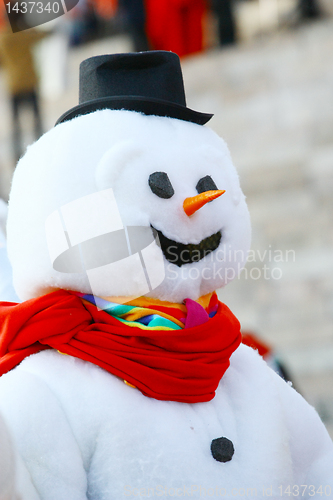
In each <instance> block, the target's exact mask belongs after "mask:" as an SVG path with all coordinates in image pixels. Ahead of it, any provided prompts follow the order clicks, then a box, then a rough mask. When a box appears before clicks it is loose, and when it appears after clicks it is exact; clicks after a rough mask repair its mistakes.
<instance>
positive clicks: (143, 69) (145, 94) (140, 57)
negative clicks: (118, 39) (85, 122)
mask: <svg viewBox="0 0 333 500" xmlns="http://www.w3.org/2000/svg"><path fill="white" fill-rule="evenodd" d="M106 108H107V109H126V110H129V111H138V112H141V113H144V114H146V115H158V116H168V117H170V118H178V119H180V120H185V121H189V122H194V123H197V124H199V125H204V124H205V123H207V122H208V120H210V119H211V117H212V116H213V115H210V114H206V113H199V112H197V111H193V110H192V109H189V108H187V107H186V100H185V91H184V83H183V77H182V71H181V67H180V61H179V57H178V56H177V54H174V53H173V52H165V51H149V52H134V53H128V54H111V55H104V56H96V57H90V58H89V59H86V60H85V61H83V62H82V63H81V65H80V94H79V105H78V106H75V107H74V108H72V109H70V110H69V111H67V112H66V113H64V114H63V115H62V116H61V117H60V118H59V120H58V121H57V123H56V125H57V124H58V123H61V122H64V121H67V120H71V119H72V118H75V117H76V116H80V115H85V114H88V113H92V112H93V111H97V110H99V109H106Z"/></svg>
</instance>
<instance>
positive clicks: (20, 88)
mask: <svg viewBox="0 0 333 500" xmlns="http://www.w3.org/2000/svg"><path fill="white" fill-rule="evenodd" d="M12 3H14V2H12ZM23 17H24V15H23V14H21V13H20V12H19V13H18V14H17V16H15V19H14V20H13V21H12V26H13V23H17V25H16V26H13V31H15V29H16V28H17V29H18V31H17V32H16V33H13V32H12V29H11V27H10V25H9V23H8V22H7V23H5V25H4V26H3V27H2V29H1V31H0V61H1V65H2V67H3V70H4V73H5V77H6V81H7V87H8V91H9V95H10V103H11V111H12V121H13V124H12V127H13V139H12V141H13V154H14V159H15V162H17V161H18V159H19V158H20V156H21V155H22V153H23V141H22V131H21V126H20V113H21V110H22V108H24V107H25V106H27V107H29V108H30V109H31V110H32V112H33V116H34V135H35V138H36V140H37V139H38V138H39V137H40V136H41V134H42V132H43V130H42V120H41V114H40V104H39V96H38V76H37V73H36V70H35V65H34V58H33V52H32V50H33V47H34V45H35V44H36V43H37V42H38V41H40V40H41V39H42V38H44V37H45V36H46V33H45V32H42V31H37V30H35V29H28V30H23V31H19V29H20V28H21V27H22V25H23V24H22V23H23Z"/></svg>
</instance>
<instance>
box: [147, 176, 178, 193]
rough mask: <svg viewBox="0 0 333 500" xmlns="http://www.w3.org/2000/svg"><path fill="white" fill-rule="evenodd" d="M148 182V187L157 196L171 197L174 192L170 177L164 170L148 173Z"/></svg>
mask: <svg viewBox="0 0 333 500" xmlns="http://www.w3.org/2000/svg"><path fill="white" fill-rule="evenodd" d="M148 184H149V187H150V189H151V190H152V192H153V193H154V194H156V196H158V197H159V198H165V199H168V198H171V196H173V195H174V194H175V191H174V189H173V187H172V184H171V182H170V179H169V177H168V175H167V174H166V173H165V172H154V173H153V174H150V176H149V180H148Z"/></svg>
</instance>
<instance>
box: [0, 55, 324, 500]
mask: <svg viewBox="0 0 333 500" xmlns="http://www.w3.org/2000/svg"><path fill="white" fill-rule="evenodd" d="M210 118H211V115H207V114H203V113H199V112H196V111H193V110H191V109H189V108H188V107H187V106H186V102H185V94H184V87H183V80H182V74H181V68H180V63H179V59H178V57H177V56H176V55H175V54H173V53H170V52H159V51H158V52H143V53H137V54H116V55H106V56H97V57H93V58H90V59H88V60H86V61H84V62H83V63H82V64H81V74H80V104H79V105H78V106H76V107H75V108H73V109H71V110H70V111H68V112H67V113H65V114H64V115H63V116H62V117H61V118H60V119H59V120H58V123H57V125H56V126H55V127H54V128H53V129H52V130H50V131H49V132H47V133H46V134H45V135H44V136H43V137H41V139H39V141H37V142H36V143H35V144H34V145H32V146H31V147H29V148H28V151H27V153H26V154H25V156H24V157H23V158H22V159H21V160H20V162H19V164H18V166H17V169H16V171H15V174H14V179H13V185H12V191H11V195H10V203H9V215H8V229H7V234H8V252H9V257H10V260H11V263H12V266H13V276H14V285H15V289H16V291H17V293H18V295H19V297H20V299H21V300H22V301H23V302H22V303H21V304H17V305H15V304H13V303H2V304H1V308H0V316H1V319H2V321H1V325H2V326H1V328H2V329H1V344H0V347H1V360H0V370H1V374H2V376H1V378H0V411H1V413H2V415H3V418H4V421H5V422H6V428H7V431H6V432H9V433H10V435H11V440H12V443H13V444H12V445H11V446H9V445H8V443H10V441H8V440H7V441H6V443H7V445H6V449H7V450H8V451H7V452H5V451H3V450H2V455H3V456H2V460H5V461H6V457H7V462H6V463H7V465H8V463H11V462H10V460H12V462H13V461H14V459H13V457H14V458H15V461H16V466H15V468H14V466H11V467H9V469H10V470H11V471H12V474H14V473H15V478H14V479H12V482H13V481H14V486H15V490H16V493H17V495H18V498H21V499H22V500H35V499H40V500H65V499H70V500H88V499H89V500H113V499H115V500H120V499H122V498H133V497H136V498H153V497H163V498H168V497H190V498H202V497H203V498H206V497H212V498H215V497H216V498H218V497H224V498H234V497H237V496H239V497H241V496H243V497H246V498H248V497H256V498H266V497H271V498H274V499H278V498H288V497H290V496H294V497H296V498H307V499H310V498H313V497H315V498H319V497H320V498H325V497H326V498H332V497H333V445H332V442H331V440H330V438H329V436H328V433H327V431H326V430H325V428H324V426H323V424H322V423H321V421H320V419H319V417H318V415H317V414H316V412H315V410H314V409H313V408H312V407H310V406H309V405H308V404H307V403H306V402H305V401H304V399H303V398H302V397H301V396H300V395H299V394H298V393H296V391H295V390H294V389H293V388H292V387H291V386H290V385H288V384H287V383H285V382H284V381H283V380H282V379H281V378H280V377H278V376H277V375H276V374H275V373H274V372H273V371H272V370H271V369H270V368H268V366H267V365H266V363H265V362H264V361H263V360H262V358H261V357H260V356H259V355H258V353H257V352H256V351H254V350H253V349H251V348H249V347H247V346H245V345H243V344H241V335H240V325H239V322H238V320H237V319H236V318H235V316H234V315H233V314H232V312H231V311H230V310H229V309H228V307H227V306H226V305H224V304H222V303H220V302H219V301H218V300H217V296H216V293H215V290H216V289H218V288H220V287H223V286H225V285H226V284H227V283H228V282H229V281H230V280H232V279H233V278H234V277H235V276H237V272H238V271H239V270H240V269H241V268H242V267H243V266H244V264H245V261H246V255H247V252H248V249H249V245H250V233H251V230H250V221H249V214H248V210H247V207H246V203H245V197H244V195H243V193H242V191H241V188H240V185H239V180H238V177H237V174H236V171H235V169H234V167H233V164H232V160H231V157H230V154H229V151H228V149H227V146H226V144H225V143H224V141H223V140H222V139H221V138H219V137H218V136H217V135H216V134H215V133H214V132H213V131H212V130H211V129H209V128H208V127H206V126H204V125H205V123H207V122H208V121H209V119H210ZM0 437H1V436H0ZM9 448H10V449H9ZM3 470H5V469H3ZM2 474H4V473H2ZM13 477H14V476H13ZM0 478H1V472H0ZM1 484H2V483H1V481H0V485H1ZM3 495H4V493H3ZM0 498H2V497H1V495H0ZM3 498H14V497H10V496H8V497H5V496H3Z"/></svg>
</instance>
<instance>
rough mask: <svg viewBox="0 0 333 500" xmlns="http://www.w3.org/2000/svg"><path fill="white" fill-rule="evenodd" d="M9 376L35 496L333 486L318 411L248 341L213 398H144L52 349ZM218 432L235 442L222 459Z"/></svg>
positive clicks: (77, 498)
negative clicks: (216, 445) (217, 455)
mask: <svg viewBox="0 0 333 500" xmlns="http://www.w3.org/2000/svg"><path fill="white" fill-rule="evenodd" d="M3 379H4V380H3V381H2V383H1V384H0V396H1V398H0V399H1V410H2V411H3V413H4V416H5V418H6V420H7V422H8V423H9V425H10V428H11V431H12V434H13V435H14V436H15V442H16V446H17V448H18V451H19V453H20V455H21V457H22V459H23V462H24V463H25V466H26V468H27V472H28V473H29V476H30V478H31V482H32V484H33V485H34V487H35V488H36V495H37V496H36V498H41V499H45V500H48V499H55V500H61V499H63V498H71V499H73V500H83V499H87V498H88V499H98V500H109V499H119V498H123V497H125V498H126V497H132V496H137V497H143V498H145V497H148V498H150V497H154V496H162V497H166V498H167V497H168V496H184V497H186V496H190V497H192V498H201V497H202V496H204V495H206V496H213V497H214V496H217V497H219V496H221V497H225V498H233V497H234V496H244V491H245V492H247V495H248V496H250V495H252V496H255V497H258V498H262V497H265V496H266V495H268V496H273V498H284V497H285V493H284V492H285V491H286V490H287V488H288V487H290V485H291V486H294V485H295V487H296V485H301V484H303V485H304V484H305V485H309V486H310V485H311V486H312V487H313V488H315V491H317V490H319V488H320V486H323V487H324V488H325V487H326V492H327V493H328V492H329V491H330V488H331V487H332V469H331V463H332V458H333V457H332V455H333V453H332V445H331V441H330V438H329V436H328V435H327V433H326V431H325V429H324V427H323V426H322V424H321V422H320V420H319V417H318V415H317V414H316V413H315V411H314V410H313V409H312V408H311V407H309V406H308V405H307V403H306V402H305V401H304V400H303V399H302V398H301V396H299V395H298V394H297V393H296V392H295V391H294V390H293V389H292V388H291V387H289V386H288V385H287V384H286V383H285V382H284V381H282V380H281V379H280V378H279V377H278V376H277V375H276V374H275V373H274V372H273V371H271V370H270V369H269V368H268V367H267V366H266V364H265V362H264V361H262V360H261V359H260V357H259V355H258V354H257V353H255V352H254V351H252V350H251V349H250V348H248V347H246V346H241V347H239V349H238V350H237V351H236V352H235V353H234V354H233V356H232V358H231V366H230V368H229V369H228V371H227V373H226V374H225V376H224V377H223V379H222V381H221V383H220V386H219V387H218V390H217V392H216V396H215V398H214V399H213V400H212V401H210V402H207V403H197V404H184V403H176V402H171V401H157V400H154V399H151V398H147V397H145V396H143V395H142V394H141V393H140V392H139V391H138V390H137V389H134V388H131V387H129V386H127V385H125V384H124V382H123V381H122V380H120V379H118V378H117V377H114V376H113V375H110V374H109V373H107V372H105V371H104V370H101V369H100V368H99V367H97V366H95V365H92V364H90V363H88V362H84V361H81V360H78V359H75V358H72V357H71V356H65V355H62V354H60V353H57V352H54V351H47V352H43V353H39V354H35V355H33V356H31V357H30V358H27V359H26V360H25V361H23V362H22V363H21V365H20V366H19V367H17V368H16V369H14V370H13V371H12V372H10V373H8V374H7V375H5V376H4V377H3ZM300 416H301V417H302V418H301V419H300ZM219 437H227V438H228V439H229V440H230V441H232V443H233V445H234V450H235V452H234V455H233V457H232V459H231V460H230V461H228V462H226V463H223V462H219V461H217V460H215V459H214V458H213V456H212V453H211V442H212V440H213V439H216V438H219ZM313 488H312V489H311V491H312V490H313ZM295 491H296V490H295V489H294V492H295ZM311 491H310V489H309V491H308V492H307V493H306V494H305V495H304V496H303V498H304V497H305V498H310V497H311V495H309V493H311ZM271 493H272V494H271ZM23 498H25V496H23ZM27 498H34V497H33V496H31V497H27Z"/></svg>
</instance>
